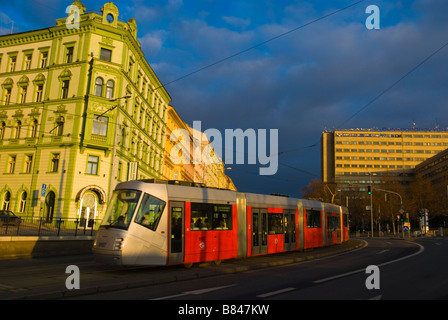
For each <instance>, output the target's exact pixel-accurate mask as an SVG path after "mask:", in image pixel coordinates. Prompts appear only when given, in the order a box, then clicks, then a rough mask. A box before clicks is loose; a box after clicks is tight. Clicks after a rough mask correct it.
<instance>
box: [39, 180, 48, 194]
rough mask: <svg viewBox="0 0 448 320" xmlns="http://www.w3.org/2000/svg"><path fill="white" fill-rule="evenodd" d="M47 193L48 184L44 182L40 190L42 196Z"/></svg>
mask: <svg viewBox="0 0 448 320" xmlns="http://www.w3.org/2000/svg"><path fill="white" fill-rule="evenodd" d="M45 193H47V185H46V184H45V183H42V190H41V191H40V196H41V197H45Z"/></svg>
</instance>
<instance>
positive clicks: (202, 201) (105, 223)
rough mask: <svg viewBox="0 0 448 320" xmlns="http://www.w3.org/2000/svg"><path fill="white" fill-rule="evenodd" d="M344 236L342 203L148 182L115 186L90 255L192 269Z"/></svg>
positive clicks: (339, 239) (100, 259)
mask: <svg viewBox="0 0 448 320" xmlns="http://www.w3.org/2000/svg"><path fill="white" fill-rule="evenodd" d="M347 240H348V210H347V208H345V207H340V206H337V205H333V204H327V203H323V202H318V201H312V200H302V199H294V198H289V197H285V196H275V195H261V194H253V193H241V192H237V191H231V190H222V189H214V188H206V187H204V186H203V185H201V184H194V183H183V182H179V181H164V180H162V181H158V180H152V179H151V180H137V181H128V182H122V183H120V184H118V185H117V187H116V188H115V190H114V192H113V194H112V197H111V199H110V202H109V205H108V206H107V209H106V213H105V216H104V218H103V220H102V222H101V226H100V228H99V230H98V232H97V233H96V237H95V241H94V244H93V254H94V257H95V260H96V261H97V262H100V263H107V264H115V265H148V266H149V265H154V266H156V265H159V266H160V265H176V264H184V265H187V266H191V265H192V264H194V263H199V262H205V261H215V262H217V263H219V262H221V261H222V260H225V259H232V258H242V257H250V256H256V255H263V254H273V253H278V252H285V251H292V250H299V251H300V250H304V249H308V248H315V247H323V246H329V245H334V244H339V243H342V242H344V241H347Z"/></svg>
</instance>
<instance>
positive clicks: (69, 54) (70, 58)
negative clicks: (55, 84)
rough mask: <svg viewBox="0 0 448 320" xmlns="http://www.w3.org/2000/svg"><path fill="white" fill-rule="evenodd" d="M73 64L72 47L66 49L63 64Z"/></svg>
mask: <svg viewBox="0 0 448 320" xmlns="http://www.w3.org/2000/svg"><path fill="white" fill-rule="evenodd" d="M72 62H73V47H68V48H67V52H66V58H65V63H72Z"/></svg>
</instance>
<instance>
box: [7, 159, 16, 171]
mask: <svg viewBox="0 0 448 320" xmlns="http://www.w3.org/2000/svg"><path fill="white" fill-rule="evenodd" d="M16 160H17V156H9V162H8V173H14V169H15V168H16Z"/></svg>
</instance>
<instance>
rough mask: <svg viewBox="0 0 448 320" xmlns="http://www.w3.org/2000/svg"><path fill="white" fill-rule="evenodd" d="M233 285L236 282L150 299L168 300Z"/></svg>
mask: <svg viewBox="0 0 448 320" xmlns="http://www.w3.org/2000/svg"><path fill="white" fill-rule="evenodd" d="M233 286H234V284H231V285H228V286H222V287H214V288H206V289H199V290H193V291H187V292H182V293H179V294H174V295H172V296H166V297H160V298H154V299H150V300H166V299H171V298H177V297H183V296H188V295H191V294H193V295H198V294H204V293H209V292H212V291H216V290H221V289H224V288H229V287H233Z"/></svg>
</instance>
